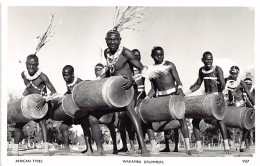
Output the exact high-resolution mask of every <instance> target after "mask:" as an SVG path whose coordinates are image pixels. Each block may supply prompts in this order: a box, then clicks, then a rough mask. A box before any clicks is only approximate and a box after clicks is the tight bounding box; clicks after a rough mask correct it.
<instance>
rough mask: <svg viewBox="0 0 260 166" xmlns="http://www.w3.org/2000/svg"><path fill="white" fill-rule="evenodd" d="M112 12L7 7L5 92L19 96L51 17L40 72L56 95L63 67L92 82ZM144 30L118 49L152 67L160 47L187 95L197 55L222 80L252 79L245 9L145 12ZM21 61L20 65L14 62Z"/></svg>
mask: <svg viewBox="0 0 260 166" xmlns="http://www.w3.org/2000/svg"><path fill="white" fill-rule="evenodd" d="M114 12H115V7H113V6H110V7H97V6H96V7H95V6H93V7H75V6H74V7H49V6H48V7H47V6H46V7H40V6H38V7H34V6H31V7H28V6H27V7H26V6H19V7H14V6H12V7H9V8H8V59H7V60H8V65H7V70H5V72H7V75H8V77H9V79H8V82H7V86H8V92H9V93H10V92H12V93H15V94H21V93H22V92H23V90H24V89H25V85H24V83H23V80H22V78H21V72H22V71H24V70H25V69H26V68H25V59H26V57H27V55H29V54H32V53H34V51H35V48H36V44H37V42H36V37H37V36H39V35H42V34H43V32H45V30H46V28H47V26H48V24H49V21H50V18H49V16H50V14H51V13H53V14H54V15H55V18H54V23H57V26H56V28H55V34H54V37H53V39H52V40H51V41H49V42H48V43H47V44H46V45H45V46H44V47H43V48H42V49H41V50H40V52H39V53H38V56H39V61H40V65H39V67H40V69H41V71H42V72H44V73H45V74H47V76H48V77H49V79H50V80H51V82H52V83H53V85H54V86H55V88H56V90H57V91H58V92H59V93H64V92H65V91H66V86H65V82H64V80H63V78H62V73H61V72H62V68H63V67H64V66H65V65H67V64H70V65H73V66H74V68H75V75H76V76H78V77H80V78H82V79H94V66H95V64H96V63H98V62H100V56H101V55H102V56H103V53H102V54H101V49H102V50H104V49H105V48H106V43H105V40H104V38H105V35H106V32H107V31H108V30H110V29H111V28H112V24H113V17H114ZM145 18H146V19H145V21H144V22H143V23H142V24H140V25H138V26H137V29H141V30H143V31H131V30H124V31H123V32H122V33H121V37H122V42H121V43H122V45H124V46H125V47H127V48H129V49H134V48H137V49H139V50H140V51H141V55H142V59H141V61H142V63H143V64H144V65H147V66H149V65H152V64H153V59H152V58H151V56H150V55H151V49H152V48H153V47H154V46H162V47H163V48H164V52H165V60H169V61H172V62H173V63H174V64H175V65H176V67H177V70H178V72H179V76H180V78H181V81H182V83H183V85H184V90H187V89H188V88H189V87H190V86H191V85H192V84H193V83H194V82H195V81H196V79H197V77H198V69H199V68H200V67H201V66H202V65H203V64H202V62H201V57H202V54H203V53H204V52H205V51H211V52H212V53H213V56H214V62H215V64H216V65H219V66H220V67H222V69H223V71H224V75H225V76H226V77H227V76H228V70H229V68H230V67H231V66H232V65H238V66H239V67H240V69H241V71H242V72H241V75H242V77H244V76H243V75H245V71H251V72H252V73H253V74H254V67H255V45H254V40H255V39H254V37H255V32H254V31H255V29H254V28H255V24H254V19H255V11H254V9H253V8H246V7H150V8H149V9H147V16H146V17H145ZM19 61H21V63H19Z"/></svg>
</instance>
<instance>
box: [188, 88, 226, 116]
mask: <svg viewBox="0 0 260 166" xmlns="http://www.w3.org/2000/svg"><path fill="white" fill-rule="evenodd" d="M184 101H185V106H186V111H185V117H186V118H192V119H193V118H197V119H209V120H211V119H217V120H222V119H223V118H224V117H225V115H226V103H225V100H224V95H223V94H221V93H220V94H208V95H198V96H187V97H185V98H184Z"/></svg>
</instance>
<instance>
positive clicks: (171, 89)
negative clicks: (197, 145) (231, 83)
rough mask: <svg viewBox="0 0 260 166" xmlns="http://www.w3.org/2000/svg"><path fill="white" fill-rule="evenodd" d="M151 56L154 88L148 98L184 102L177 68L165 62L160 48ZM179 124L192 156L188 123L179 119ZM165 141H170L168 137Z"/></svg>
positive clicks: (157, 47)
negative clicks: (174, 97)
mask: <svg viewBox="0 0 260 166" xmlns="http://www.w3.org/2000/svg"><path fill="white" fill-rule="evenodd" d="M151 56H152V58H153V60H154V62H155V64H154V65H153V68H152V69H153V70H150V72H151V73H150V74H149V75H154V76H153V77H152V78H150V81H151V86H152V88H151V90H150V92H149V93H148V96H147V97H146V98H151V97H160V96H169V95H179V96H180V98H181V100H183V97H184V93H183V91H182V83H181V81H180V78H179V75H178V72H177V69H176V66H175V65H174V64H173V63H172V62H169V61H165V60H164V50H163V48H162V47H159V46H156V47H154V48H153V49H152V53H151ZM158 71H161V73H160V74H156V73H158ZM179 122H180V124H181V132H182V134H183V137H184V141H185V145H186V153H187V154H188V155H191V151H190V144H189V142H190V140H189V133H188V126H187V123H186V121H185V119H184V118H183V119H179ZM177 132H178V130H177ZM165 135H166V133H165ZM165 139H168V138H167V136H166V138H165ZM166 141H167V140H166ZM166 149H169V142H166Z"/></svg>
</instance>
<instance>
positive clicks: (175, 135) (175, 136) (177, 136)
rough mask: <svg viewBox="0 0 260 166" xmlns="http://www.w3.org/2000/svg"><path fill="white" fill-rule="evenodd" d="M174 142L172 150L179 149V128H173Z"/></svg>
mask: <svg viewBox="0 0 260 166" xmlns="http://www.w3.org/2000/svg"><path fill="white" fill-rule="evenodd" d="M174 142H175V148H174V152H178V151H179V147H178V146H179V129H174Z"/></svg>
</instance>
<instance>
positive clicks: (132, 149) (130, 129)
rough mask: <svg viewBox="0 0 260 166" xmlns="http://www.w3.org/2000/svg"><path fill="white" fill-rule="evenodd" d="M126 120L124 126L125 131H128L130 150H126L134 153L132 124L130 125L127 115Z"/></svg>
mask: <svg viewBox="0 0 260 166" xmlns="http://www.w3.org/2000/svg"><path fill="white" fill-rule="evenodd" d="M127 122H128V123H129V124H128V125H127V126H126V131H127V133H128V138H129V144H130V150H128V153H129V154H133V153H135V145H134V140H135V132H134V128H133V126H132V125H131V122H130V119H129V118H128V117H127Z"/></svg>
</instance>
